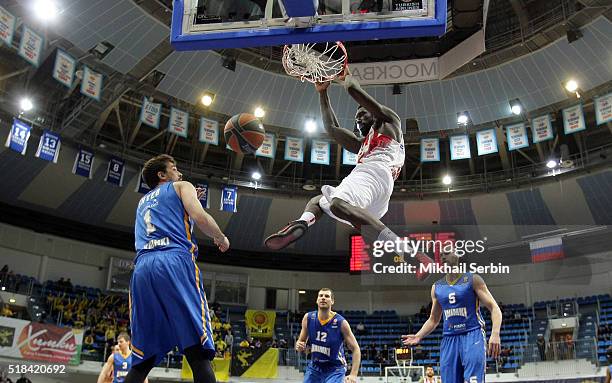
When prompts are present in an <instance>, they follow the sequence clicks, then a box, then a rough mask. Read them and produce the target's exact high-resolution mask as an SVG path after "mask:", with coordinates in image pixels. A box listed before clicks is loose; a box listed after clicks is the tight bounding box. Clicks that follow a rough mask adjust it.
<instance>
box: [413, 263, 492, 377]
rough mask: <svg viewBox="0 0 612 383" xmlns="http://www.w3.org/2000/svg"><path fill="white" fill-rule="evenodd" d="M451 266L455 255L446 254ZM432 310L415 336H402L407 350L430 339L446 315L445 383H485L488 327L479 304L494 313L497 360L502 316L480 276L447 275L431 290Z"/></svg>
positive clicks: (442, 363) (442, 372) (442, 350)
mask: <svg viewBox="0 0 612 383" xmlns="http://www.w3.org/2000/svg"><path fill="white" fill-rule="evenodd" d="M442 261H443V262H444V263H445V264H447V265H449V266H456V265H458V264H459V257H457V256H456V255H455V254H443V255H442ZM431 300H432V307H431V313H430V315H429V319H427V321H426V322H425V323H424V324H423V327H421V329H420V330H419V332H418V333H417V334H416V335H402V342H403V344H404V345H406V346H413V345H416V344H418V343H419V342H420V341H421V340H422V339H423V338H424V337H426V336H427V335H429V334H430V333H431V332H432V331H433V330H435V328H436V327H437V326H438V323H439V322H440V318H441V317H442V314H444V324H443V338H442V344H441V345H440V376H441V378H442V382H444V383H463V382H469V383H482V382H484V381H485V370H486V366H487V357H486V354H487V345H486V333H485V323H484V320H483V319H482V316H481V315H480V302H482V304H483V305H484V306H485V307H486V308H487V309H489V311H490V312H491V321H492V322H493V323H492V330H491V337H490V338H489V347H488V353H489V355H490V356H491V357H493V358H497V357H498V356H499V351H500V337H499V331H500V328H501V322H502V313H501V310H500V309H499V306H498V305H497V302H495V298H493V296H492V295H491V293H490V292H489V289H488V288H487V285H486V284H485V282H484V280H483V279H482V278H481V277H480V276H479V275H473V274H471V273H466V274H462V275H461V274H459V275H457V274H447V275H446V276H445V277H444V278H442V279H440V280H439V281H437V282H436V283H434V285H433V286H432V287H431Z"/></svg>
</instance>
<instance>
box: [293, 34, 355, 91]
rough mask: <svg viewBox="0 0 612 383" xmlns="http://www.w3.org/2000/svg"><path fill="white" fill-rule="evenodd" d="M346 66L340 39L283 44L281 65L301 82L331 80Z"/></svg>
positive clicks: (346, 62) (344, 52) (345, 56)
mask: <svg viewBox="0 0 612 383" xmlns="http://www.w3.org/2000/svg"><path fill="white" fill-rule="evenodd" d="M347 66H348V56H347V54H346V48H345V47H344V44H342V43H341V42H340V41H336V42H333V43H311V44H292V45H285V47H284V49H283V67H284V68H285V72H287V74H288V75H289V76H293V77H297V78H299V79H300V80H301V81H302V82H303V81H308V82H312V83H318V82H327V81H331V80H333V79H334V78H336V77H337V76H338V75H340V74H341V73H342V72H344V70H345V69H346V67H347Z"/></svg>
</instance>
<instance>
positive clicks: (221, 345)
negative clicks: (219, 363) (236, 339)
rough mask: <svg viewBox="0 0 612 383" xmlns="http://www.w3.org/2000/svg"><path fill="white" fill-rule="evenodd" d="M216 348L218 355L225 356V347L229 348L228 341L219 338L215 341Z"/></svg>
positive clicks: (219, 356)
mask: <svg viewBox="0 0 612 383" xmlns="http://www.w3.org/2000/svg"><path fill="white" fill-rule="evenodd" d="M215 348H216V349H217V357H218V358H223V356H224V355H225V349H226V348H227V343H225V341H223V339H218V340H217V341H216V342H215Z"/></svg>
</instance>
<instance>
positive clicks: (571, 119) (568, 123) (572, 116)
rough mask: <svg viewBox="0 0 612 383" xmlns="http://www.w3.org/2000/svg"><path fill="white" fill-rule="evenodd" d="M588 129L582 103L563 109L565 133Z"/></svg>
mask: <svg viewBox="0 0 612 383" xmlns="http://www.w3.org/2000/svg"><path fill="white" fill-rule="evenodd" d="M585 129H586V124H585V122H584V113H582V104H578V105H574V106H572V107H569V108H567V109H563V131H564V133H565V134H573V133H576V132H580V131H582V130H585Z"/></svg>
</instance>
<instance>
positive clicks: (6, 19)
mask: <svg viewBox="0 0 612 383" xmlns="http://www.w3.org/2000/svg"><path fill="white" fill-rule="evenodd" d="M14 34H15V16H13V15H12V14H11V13H9V11H7V10H6V9H4V8H2V7H0V41H1V42H4V43H5V44H6V45H8V46H9V47H10V46H11V45H12V44H13V35H14Z"/></svg>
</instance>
